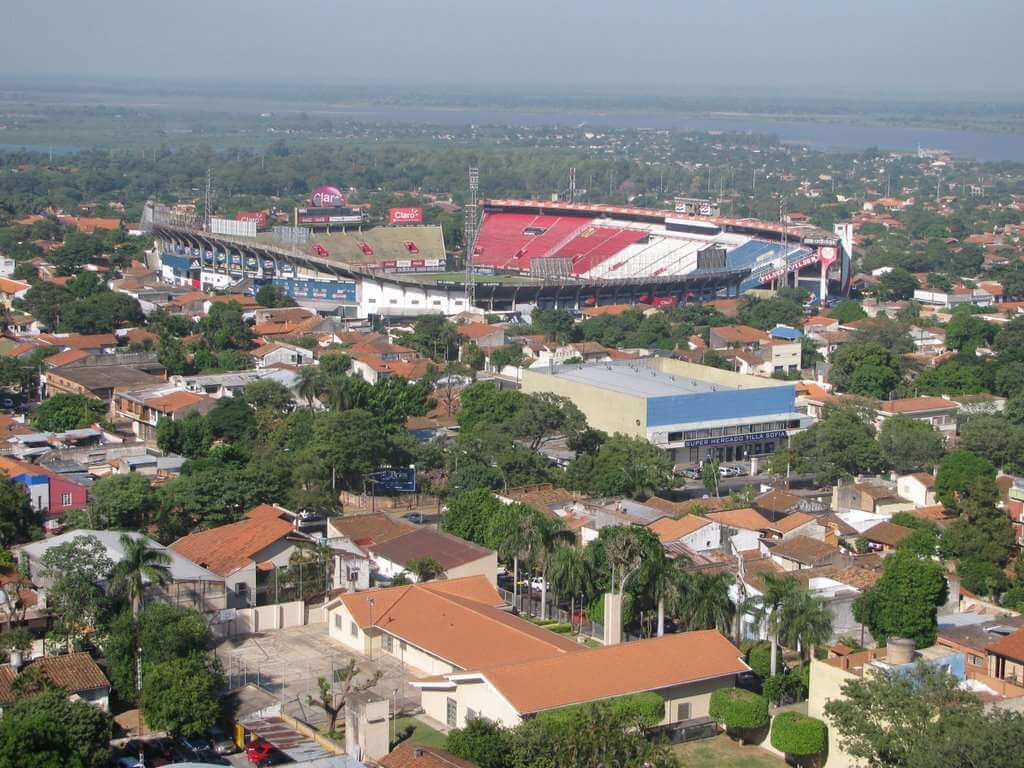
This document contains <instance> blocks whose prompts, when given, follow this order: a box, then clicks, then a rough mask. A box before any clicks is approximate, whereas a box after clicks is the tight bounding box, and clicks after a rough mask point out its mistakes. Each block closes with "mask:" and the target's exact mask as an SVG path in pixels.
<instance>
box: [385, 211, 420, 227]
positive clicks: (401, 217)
mask: <svg viewBox="0 0 1024 768" xmlns="http://www.w3.org/2000/svg"><path fill="white" fill-rule="evenodd" d="M388 221H390V222H391V223H392V224H422V223H423V209H422V208H390V209H389V210H388Z"/></svg>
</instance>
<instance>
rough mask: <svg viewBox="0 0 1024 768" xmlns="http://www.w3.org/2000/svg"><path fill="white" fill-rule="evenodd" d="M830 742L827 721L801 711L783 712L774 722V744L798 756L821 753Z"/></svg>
mask: <svg viewBox="0 0 1024 768" xmlns="http://www.w3.org/2000/svg"><path fill="white" fill-rule="evenodd" d="M827 743H828V739H827V730H826V727H825V723H823V722H822V721H821V720H818V719H817V718H816V717H809V716H807V715H802V714H800V713H799V712H782V713H781V714H779V715H776V716H775V722H774V723H772V746H773V747H775V749H777V750H779V751H780V752H785V753H786V754H789V755H795V756H796V757H806V756H807V755H820V754H821V753H822V752H824V751H825V745H826V744H827Z"/></svg>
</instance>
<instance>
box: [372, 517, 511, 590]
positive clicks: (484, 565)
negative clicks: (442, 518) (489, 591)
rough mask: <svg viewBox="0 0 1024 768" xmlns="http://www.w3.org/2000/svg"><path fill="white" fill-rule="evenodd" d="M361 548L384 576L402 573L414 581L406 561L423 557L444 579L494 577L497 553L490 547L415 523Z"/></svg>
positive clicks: (390, 576)
mask: <svg viewBox="0 0 1024 768" xmlns="http://www.w3.org/2000/svg"><path fill="white" fill-rule="evenodd" d="M365 549H366V551H367V552H369V554H370V557H371V558H372V561H373V566H374V570H375V571H376V572H377V573H378V574H379V575H380V576H383V577H384V578H387V579H393V578H395V577H396V576H398V575H399V574H400V573H404V574H406V576H407V577H408V578H409V580H410V581H416V575H415V574H414V573H412V572H410V571H409V568H408V564H409V563H410V562H411V561H413V560H423V559H425V558H429V559H432V560H434V561H436V562H437V564H438V565H440V566H441V568H442V569H443V575H444V578H447V579H457V578H461V577H463V576H483V577H485V578H486V579H487V580H488V581H490V582H492V583H495V582H497V579H498V555H497V553H496V552H495V551H494V550H493V549H487V548H486V547H481V546H479V545H477V544H474V543H472V542H469V541H466V540H464V539H460V538H459V537H457V536H452V535H451V534H449V533H442V532H441V531H435V530H434V529H433V528H427V527H422V526H416V527H415V528H414V530H412V531H409V532H407V533H405V534H403V535H401V536H396V537H394V538H391V539H389V540H388V541H385V542H374V543H372V544H367V545H366V546H365Z"/></svg>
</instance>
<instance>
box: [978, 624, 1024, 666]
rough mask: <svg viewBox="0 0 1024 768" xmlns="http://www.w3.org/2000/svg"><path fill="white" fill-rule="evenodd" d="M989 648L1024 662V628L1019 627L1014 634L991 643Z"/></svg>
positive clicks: (991, 650) (998, 653)
mask: <svg viewBox="0 0 1024 768" xmlns="http://www.w3.org/2000/svg"><path fill="white" fill-rule="evenodd" d="M987 650H989V651H990V652H992V653H994V654H997V655H999V656H1006V657H1007V658H1010V659H1013V660H1014V661H1019V662H1022V663H1024V629H1018V630H1017V631H1016V632H1014V633H1013V634H1012V635H1006V636H1005V637H1001V638H999V639H998V640H997V641H996V642H994V643H990V644H989V645H988V646H987Z"/></svg>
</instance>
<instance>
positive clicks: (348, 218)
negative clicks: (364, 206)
mask: <svg viewBox="0 0 1024 768" xmlns="http://www.w3.org/2000/svg"><path fill="white" fill-rule="evenodd" d="M362 221H363V212H362V210H360V209H359V208H346V207H341V206H338V207H333V208H299V209H298V210H296V212H295V222H296V224H360V223H362Z"/></svg>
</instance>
